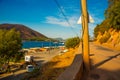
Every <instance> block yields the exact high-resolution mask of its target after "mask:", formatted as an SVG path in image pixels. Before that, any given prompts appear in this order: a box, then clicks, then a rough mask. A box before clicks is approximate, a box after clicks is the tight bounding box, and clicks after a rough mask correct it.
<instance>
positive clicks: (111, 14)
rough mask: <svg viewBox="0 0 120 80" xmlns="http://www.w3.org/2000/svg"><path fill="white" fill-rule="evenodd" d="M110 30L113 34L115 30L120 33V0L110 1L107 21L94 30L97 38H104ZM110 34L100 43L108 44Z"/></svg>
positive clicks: (106, 16)
mask: <svg viewBox="0 0 120 80" xmlns="http://www.w3.org/2000/svg"><path fill="white" fill-rule="evenodd" d="M110 29H111V32H112V31H114V30H115V32H119V30H120V0H109V6H108V9H107V10H106V11H105V20H104V21H103V22H102V23H101V24H99V25H97V26H96V27H95V29H94V36H95V38H97V37H98V36H100V35H102V36H103V35H104V34H105V32H109V30H110ZM109 34H110V33H109ZM109 34H106V36H107V37H105V36H104V37H101V39H100V40H99V41H100V42H101V43H105V42H107V41H108V40H109V39H110V37H111V35H109ZM97 39H98V38H97Z"/></svg>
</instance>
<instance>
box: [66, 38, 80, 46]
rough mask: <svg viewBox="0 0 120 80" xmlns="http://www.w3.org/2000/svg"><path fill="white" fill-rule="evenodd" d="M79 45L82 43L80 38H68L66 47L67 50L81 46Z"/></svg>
mask: <svg viewBox="0 0 120 80" xmlns="http://www.w3.org/2000/svg"><path fill="white" fill-rule="evenodd" d="M79 43H80V38H79V37H73V38H68V39H67V40H66V41H65V47H66V48H75V47H76V46H79Z"/></svg>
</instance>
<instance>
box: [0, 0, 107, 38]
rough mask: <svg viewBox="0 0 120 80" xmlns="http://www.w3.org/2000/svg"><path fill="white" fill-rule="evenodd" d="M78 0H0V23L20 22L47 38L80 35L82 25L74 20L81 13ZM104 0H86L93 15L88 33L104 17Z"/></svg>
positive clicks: (105, 3) (90, 33)
mask: <svg viewBox="0 0 120 80" xmlns="http://www.w3.org/2000/svg"><path fill="white" fill-rule="evenodd" d="M80 1H81V0H57V2H58V3H59V5H60V6H59V7H60V8H61V10H62V12H63V13H64V15H65V16H66V18H67V20H68V22H69V23H70V25H69V24H68V23H67V21H66V19H65V17H64V16H63V14H62V13H61V10H60V8H59V7H58V6H57V4H56V3H55V0H0V24H4V23H10V24H23V25H25V26H27V27H29V28H31V29H33V30H35V31H37V32H40V33H42V34H44V35H45V36H47V37H50V38H58V37H60V38H63V39H66V38H70V37H76V36H80V34H81V30H82V26H81V24H77V21H78V19H79V17H80V16H81V2H80ZM107 7H108V1H107V0H87V8H88V13H89V14H90V15H91V16H92V18H93V19H94V23H89V35H90V36H93V30H94V28H95V27H96V25H97V24H100V23H101V22H102V21H103V20H104V19H105V18H104V12H105V10H106V9H107Z"/></svg>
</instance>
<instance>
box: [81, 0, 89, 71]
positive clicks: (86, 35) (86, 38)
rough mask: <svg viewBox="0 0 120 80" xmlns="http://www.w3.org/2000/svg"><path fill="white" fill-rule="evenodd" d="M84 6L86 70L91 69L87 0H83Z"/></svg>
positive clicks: (83, 28)
mask: <svg viewBox="0 0 120 80" xmlns="http://www.w3.org/2000/svg"><path fill="white" fill-rule="evenodd" d="M81 7H82V30H83V61H84V66H85V68H86V71H88V72H89V71H90V60H89V35H88V34H89V31H88V13H87V6H86V0H81Z"/></svg>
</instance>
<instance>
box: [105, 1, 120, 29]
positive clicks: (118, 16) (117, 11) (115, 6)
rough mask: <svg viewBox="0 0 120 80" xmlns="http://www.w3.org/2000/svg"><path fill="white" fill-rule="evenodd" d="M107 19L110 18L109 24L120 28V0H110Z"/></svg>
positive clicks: (106, 13) (106, 14)
mask: <svg viewBox="0 0 120 80" xmlns="http://www.w3.org/2000/svg"><path fill="white" fill-rule="evenodd" d="M105 17H106V19H108V20H109V26H110V27H111V28H114V29H116V30H120V0H109V7H108V9H107V10H106V12H105Z"/></svg>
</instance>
